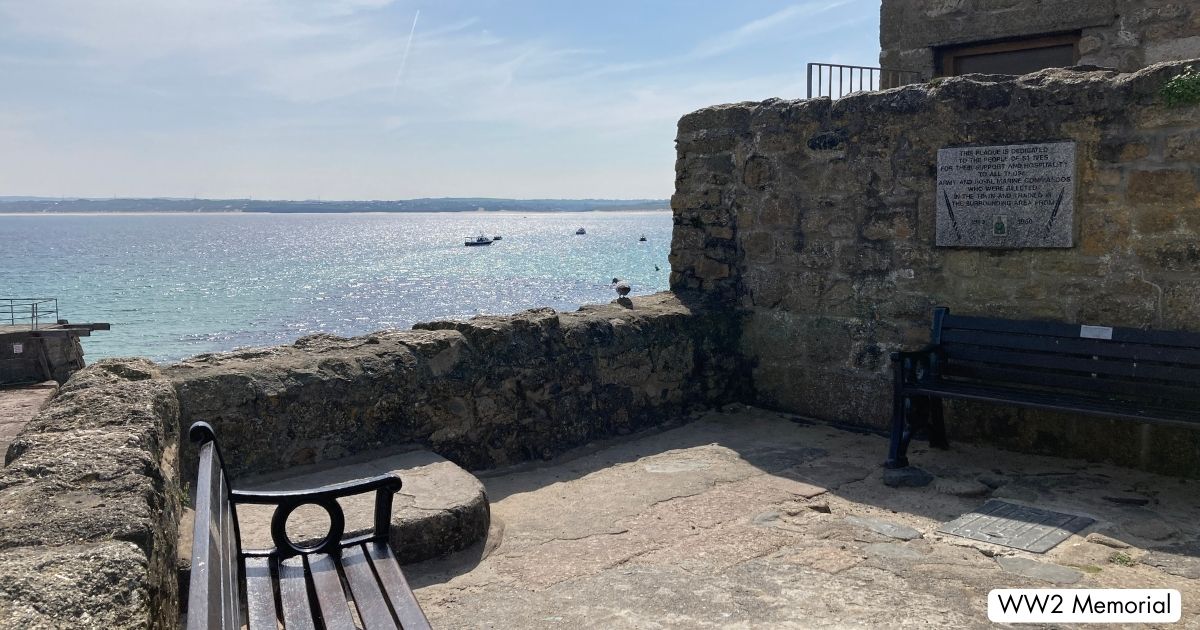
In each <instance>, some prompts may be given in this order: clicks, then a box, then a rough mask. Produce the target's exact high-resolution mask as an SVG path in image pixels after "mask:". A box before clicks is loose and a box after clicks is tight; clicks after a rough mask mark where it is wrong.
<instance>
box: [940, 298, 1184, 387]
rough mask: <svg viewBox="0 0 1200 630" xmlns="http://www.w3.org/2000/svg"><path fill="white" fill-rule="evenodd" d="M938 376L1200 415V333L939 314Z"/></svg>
mask: <svg viewBox="0 0 1200 630" xmlns="http://www.w3.org/2000/svg"><path fill="white" fill-rule="evenodd" d="M931 341H932V343H933V345H934V346H936V347H937V348H939V350H940V353H939V354H940V355H941V358H943V359H944V361H941V362H940V363H941V364H940V365H937V366H934V369H933V372H934V374H935V376H938V377H940V378H945V379H953V380H962V381H974V382H980V383H1005V384H1010V385H1011V384H1017V385H1024V386H1028V387H1029V388H1030V389H1054V390H1064V389H1065V390H1071V391H1073V392H1076V393H1079V394H1084V395H1090V396H1095V397H1098V398H1105V399H1113V400H1128V401H1137V402H1143V403H1146V404H1150V405H1153V406H1156V407H1168V408H1188V409H1200V334H1197V333H1190V332H1177V331H1157V330H1140V329H1136V328H1109V327H1101V326H1081V325H1078V324H1067V323H1062V322H1048V321H1035V320H1007V319H995V318H989V317H970V316H962V315H951V314H950V311H949V309H946V308H944V307H939V308H936V309H934V314H933V329H932V334H931Z"/></svg>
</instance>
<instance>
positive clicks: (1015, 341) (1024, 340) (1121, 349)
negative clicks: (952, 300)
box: [942, 330, 1200, 366]
mask: <svg viewBox="0 0 1200 630" xmlns="http://www.w3.org/2000/svg"><path fill="white" fill-rule="evenodd" d="M954 344H967V345H974V346H984V347H991V348H1007V349H1012V350H1029V351H1033V352H1045V353H1050V354H1056V355H1070V354H1076V355H1085V356H1086V355H1093V356H1098V357H1105V358H1114V359H1128V360H1133V361H1139V362H1142V361H1145V362H1159V363H1171V364H1177V365H1194V366H1200V350H1197V349H1192V348H1169V347H1163V346H1152V345H1147V344H1139V343H1125V342H1117V341H1108V340H1100V339H1083V338H1077V339H1070V338H1066V337H1044V336H1035V335H1014V334H1008V333H997V332H990V331H977V330H943V331H942V345H944V346H950V345H954Z"/></svg>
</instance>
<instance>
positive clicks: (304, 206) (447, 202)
mask: <svg viewBox="0 0 1200 630" xmlns="http://www.w3.org/2000/svg"><path fill="white" fill-rule="evenodd" d="M668 209H670V202H669V201H668V200H666V199H494V198H487V197H442V198H424V199H400V200H391V201H386V200H374V201H323V200H311V199H309V200H304V201H291V200H271V199H180V198H166V197H159V198H129V199H122V198H104V199H97V198H91V199H88V198H58V197H0V214H15V213H29V212H37V213H58V212H63V213H78V212H96V213H103V212H281V213H299V212H323V213H339V212H475V211H505V210H507V211H516V212H590V211H595V210H600V211H649V210H668Z"/></svg>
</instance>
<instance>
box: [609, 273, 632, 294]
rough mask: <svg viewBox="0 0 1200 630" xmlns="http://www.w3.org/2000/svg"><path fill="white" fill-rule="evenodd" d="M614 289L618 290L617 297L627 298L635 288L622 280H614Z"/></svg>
mask: <svg viewBox="0 0 1200 630" xmlns="http://www.w3.org/2000/svg"><path fill="white" fill-rule="evenodd" d="M612 288H613V289H615V290H616V292H617V295H619V296H621V297H625V296H626V295H629V291H630V290H631V289H632V288H633V287H630V286H629V283H628V282H626V281H624V280H621V279H620V278H613V281H612Z"/></svg>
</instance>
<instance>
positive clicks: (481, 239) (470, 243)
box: [465, 234, 492, 247]
mask: <svg viewBox="0 0 1200 630" xmlns="http://www.w3.org/2000/svg"><path fill="white" fill-rule="evenodd" d="M491 244H492V239H490V238H488V237H486V236H484V235H482V234H480V235H479V236H476V237H475V238H469V239H467V241H466V243H465V245H466V246H467V247H475V246H477V245H491Z"/></svg>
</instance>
